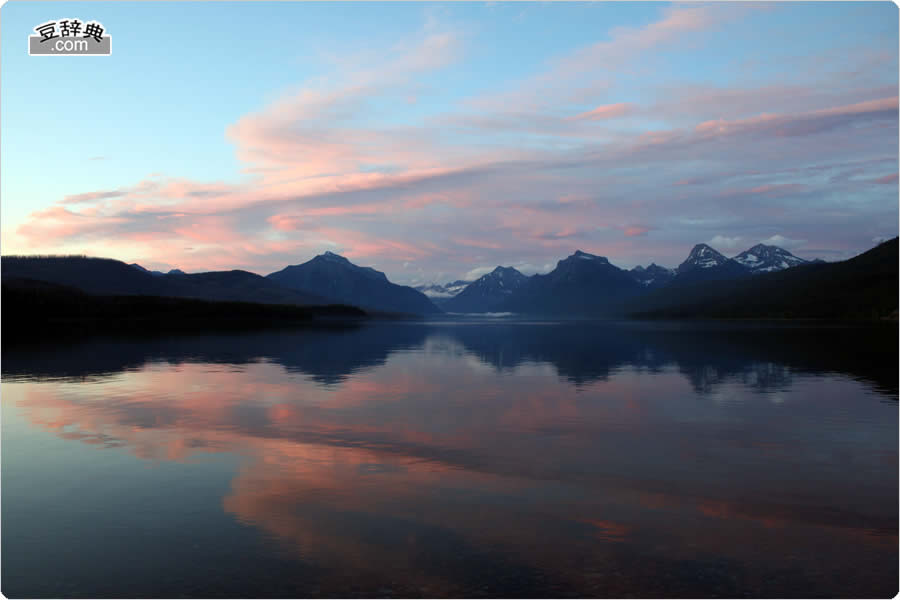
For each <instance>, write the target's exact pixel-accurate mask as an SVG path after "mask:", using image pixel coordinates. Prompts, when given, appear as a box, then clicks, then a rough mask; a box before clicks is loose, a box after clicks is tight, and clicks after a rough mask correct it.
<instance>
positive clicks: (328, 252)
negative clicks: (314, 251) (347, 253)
mask: <svg viewBox="0 0 900 600" xmlns="http://www.w3.org/2000/svg"><path fill="white" fill-rule="evenodd" d="M316 258H324V259H327V260H339V261H341V262H347V263H348V262H350V261H349V260H347V259H346V258H344V257H343V256H341V255H340V254H335V253H334V252H332V251H331V250H326V251H325V252H324V253H323V254H319V255H318V256H316Z"/></svg>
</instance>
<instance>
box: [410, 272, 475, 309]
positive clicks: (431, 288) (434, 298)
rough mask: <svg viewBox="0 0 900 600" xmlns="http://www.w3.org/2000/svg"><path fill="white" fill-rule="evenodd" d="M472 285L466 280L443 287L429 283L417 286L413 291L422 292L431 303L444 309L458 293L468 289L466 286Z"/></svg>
mask: <svg viewBox="0 0 900 600" xmlns="http://www.w3.org/2000/svg"><path fill="white" fill-rule="evenodd" d="M470 283H472V282H471V281H466V280H464V279H457V280H456V281H451V282H450V283H446V284H444V285H441V284H439V283H429V284H426V285H417V286H415V287H414V288H413V289H415V290H416V291H419V292H422V293H423V294H425V295H426V296H428V299H429V300H431V302H432V303H433V304H434V305H435V306H437V307H439V308H444V304H445V303H446V302H447V301H448V300H450V298H453V297H454V296H456V295H457V294H458V293H460V292H461V291H463V290H464V289H466V286H467V285H469V284H470Z"/></svg>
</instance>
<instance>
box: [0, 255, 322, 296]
mask: <svg viewBox="0 0 900 600" xmlns="http://www.w3.org/2000/svg"><path fill="white" fill-rule="evenodd" d="M0 272H2V278H3V279H4V280H6V279H7V278H16V279H33V280H37V281H47V282H50V283H56V284H60V285H65V286H69V287H73V288H76V289H79V290H81V291H84V292H88V293H89V294H106V295H119V296H134V295H144V296H168V297H173V298H197V299H201V300H228V301H234V302H259V303H262V304H299V305H323V304H335V303H336V302H335V301H334V300H332V299H329V298H325V297H323V296H321V295H319V294H315V293H308V292H301V291H296V290H291V289H286V288H284V287H282V286H280V285H278V284H277V283H275V282H273V281H270V280H268V279H266V278H265V277H262V276H260V275H257V274H255V273H250V272H248V271H237V270H235V271H212V272H209V273H196V274H191V275H185V274H172V275H169V274H166V275H154V274H152V273H150V272H148V271H146V269H138V268H135V267H133V266H131V265H128V264H125V263H123V262H121V261H118V260H113V259H109V258H88V257H83V256H50V257H19V256H6V257H4V258H3V261H2V271H0Z"/></svg>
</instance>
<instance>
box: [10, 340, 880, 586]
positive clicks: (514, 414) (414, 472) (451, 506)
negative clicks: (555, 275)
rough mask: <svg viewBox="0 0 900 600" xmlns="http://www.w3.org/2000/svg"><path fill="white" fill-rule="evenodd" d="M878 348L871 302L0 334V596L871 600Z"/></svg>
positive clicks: (875, 550)
mask: <svg viewBox="0 0 900 600" xmlns="http://www.w3.org/2000/svg"><path fill="white" fill-rule="evenodd" d="M897 358H898V357H897V325H896V324H890V325H886V326H885V327H883V328H876V329H869V330H865V331H861V330H857V329H847V328H839V327H829V328H823V327H815V328H813V327H786V326H760V325H755V324H753V325H746V324H745V325H706V326H704V325H690V326H689V325H677V324H640V323H632V324H616V323H599V324H597V323H595V324H590V323H568V324H564V323H556V324H553V323H530V324H529V323H513V324H510V323H494V322H456V323H431V324H421V323H419V324H413V323H398V324H379V325H373V326H365V327H360V328H355V329H336V330H319V331H305V332H304V331H299V332H289V333H254V334H246V335H243V334H234V335H222V336H212V335H211V336H191V337H169V338H161V339H160V338H156V339H154V338H145V339H141V340H126V339H106V340H103V339H94V340H88V341H81V342H72V341H70V342H65V343H64V342H58V343H53V344H36V345H29V346H18V345H11V344H4V347H3V356H2V374H3V380H2V411H3V412H2V434H3V437H2V591H3V593H4V594H6V595H7V596H9V597H47V596H55V597H73V596H87V597H102V596H127V597H156V596H167V597H168V596H200V597H208V596H229V597H244V596H250V597H253V596H282V597H298V596H299V597H304V596H468V597H484V596H507V597H520V596H542V597H544V596H551V597H553V596H616V597H621V596H663V597H684V596H690V597H694V596H700V597H707V596H777V597H785V596H804V597H810V596H845V597H870V596H875V597H890V596H893V595H894V594H896V593H897V591H898V583H897V582H898V571H897V565H898V541H897V526H898V476H897V475H898V462H897V452H898V415H897V409H898V405H897V380H898V376H897Z"/></svg>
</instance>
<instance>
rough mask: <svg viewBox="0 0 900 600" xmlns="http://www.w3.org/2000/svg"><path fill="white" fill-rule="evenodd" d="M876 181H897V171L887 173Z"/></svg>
mask: <svg viewBox="0 0 900 600" xmlns="http://www.w3.org/2000/svg"><path fill="white" fill-rule="evenodd" d="M875 183H881V184H889V183H897V173H892V174H891V175H885V176H884V177H879V178H878V179H876V180H875Z"/></svg>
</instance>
